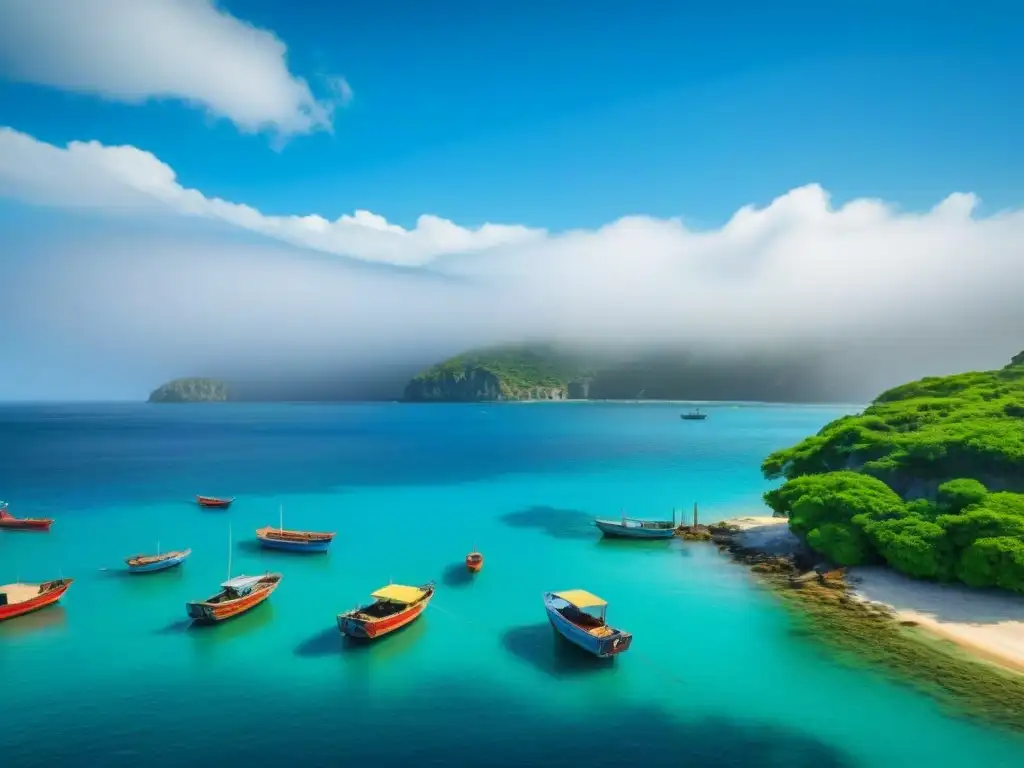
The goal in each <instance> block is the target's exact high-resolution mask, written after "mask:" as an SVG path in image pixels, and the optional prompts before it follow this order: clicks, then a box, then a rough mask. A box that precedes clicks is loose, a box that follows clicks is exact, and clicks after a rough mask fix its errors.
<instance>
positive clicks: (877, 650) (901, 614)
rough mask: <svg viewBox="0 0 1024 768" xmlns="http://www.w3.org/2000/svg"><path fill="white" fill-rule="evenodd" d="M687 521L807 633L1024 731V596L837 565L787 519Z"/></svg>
mask: <svg viewBox="0 0 1024 768" xmlns="http://www.w3.org/2000/svg"><path fill="white" fill-rule="evenodd" d="M699 527H700V528H701V529H704V531H703V532H706V533H707V534H708V535H707V536H706V537H704V536H699V535H695V534H697V533H698V532H695V531H694V530H693V529H692V528H690V529H687V528H683V529H681V530H680V535H681V536H682V537H683V538H684V539H688V540H693V539H700V538H710V539H711V540H712V541H713V542H714V543H715V544H717V545H718V547H719V548H720V549H721V550H723V551H725V552H727V553H729V554H730V555H731V556H732V558H733V559H734V560H736V561H738V562H740V563H743V564H745V565H747V566H748V567H750V569H751V571H752V572H754V573H755V574H756V575H757V576H758V577H759V578H760V579H761V580H762V582H763V583H764V584H765V585H766V586H767V587H768V588H770V589H772V590H773V592H774V593H775V594H776V596H777V597H779V598H780V599H781V600H782V601H783V603H784V604H785V605H786V607H787V608H789V609H791V610H792V614H793V617H794V620H795V621H796V622H798V624H799V625H801V628H802V630H803V631H804V633H805V634H806V635H807V636H810V637H814V638H816V639H819V640H821V641H822V642H823V643H825V644H827V645H829V646H831V648H832V649H833V650H834V651H836V652H838V654H839V656H840V657H841V659H842V660H845V661H848V662H850V663H853V664H856V665H862V664H864V663H865V662H867V663H869V664H874V665H877V666H879V667H882V668H884V669H886V670H887V671H888V672H889V673H890V674H892V676H893V677H894V678H896V679H898V680H900V681H901V682H904V683H909V684H911V685H913V686H915V687H917V688H919V689H921V690H923V691H925V692H926V693H928V694H930V695H932V696H933V697H934V698H936V699H938V700H939V701H940V703H942V704H943V705H945V706H948V707H950V708H951V709H954V710H956V711H958V712H960V713H962V714H966V715H969V716H972V717H977V718H979V719H982V720H985V721H987V722H990V723H994V724H997V725H1000V726H1003V727H1007V728H1010V729H1013V730H1015V731H1024V598H1021V597H1019V596H1016V595H1013V594H1011V593H998V592H988V591H981V590H972V589H970V588H969V587H966V586H962V585H954V584H938V583H930V582H919V581H915V580H913V579H910V578H908V577H906V576H903V575H902V574H899V573H896V572H894V571H892V570H890V569H888V568H886V567H884V566H872V567H864V566H862V567H857V568H853V569H849V570H848V571H847V569H834V570H828V568H827V567H823V566H822V565H821V564H820V562H819V561H820V557H818V556H817V555H815V554H814V553H811V552H809V551H808V550H807V549H806V547H804V546H803V544H802V543H801V542H800V540H799V539H798V538H797V537H796V536H795V535H794V534H793V533H792V532H791V531H790V530H789V527H788V520H787V519H786V518H774V517H769V516H763V515H747V516H742V517H734V518H730V519H727V520H723V521H721V522H718V523H712V524H710V525H708V526H699Z"/></svg>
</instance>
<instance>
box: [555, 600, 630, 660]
mask: <svg viewBox="0 0 1024 768" xmlns="http://www.w3.org/2000/svg"><path fill="white" fill-rule="evenodd" d="M544 608H545V610H547V612H548V620H550V621H551V626H553V627H554V628H555V630H556V631H557V632H558V634H560V635H561V636H562V637H564V638H565V639H566V640H568V641H569V642H570V643H572V644H573V645H577V646H579V647H580V648H582V649H583V650H585V651H587V652H588V653H592V654H594V655H595V656H597V657H598V658H601V659H606V658H609V657H611V656H615V655H617V654H620V653H622V652H623V651H625V650H626V649H628V648H629V646H630V644H631V643H632V642H633V635H631V634H630V633H629V632H623V631H622V630H621V629H614V628H612V627H609V626H608V624H607V622H606V621H605V613H606V612H607V610H608V603H606V602H605V601H604V600H602V599H601V598H600V597H598V596H597V595H592V594H591V593H589V592H586V591H585V590H582V589H569V590H566V591H564V592H545V593H544ZM588 609H589V610H590V611H591V612H590V613H588V612H587V611H588ZM595 614H596V615H595Z"/></svg>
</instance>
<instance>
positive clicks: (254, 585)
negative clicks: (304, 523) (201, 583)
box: [185, 528, 281, 624]
mask: <svg viewBox="0 0 1024 768" xmlns="http://www.w3.org/2000/svg"><path fill="white" fill-rule="evenodd" d="M280 583H281V574H280V573H265V574H264V575H262V576H245V575H242V576H235V577H234V578H232V577H231V529H230V528H228V580H227V581H224V582H222V583H221V585H220V592H218V593H217V594H216V595H214V596H213V597H209V598H207V599H206V600H197V601H194V602H191V603H186V604H185V608H186V610H187V611H188V615H189V618H190V619H192V620H193V621H194V622H196V623H197V624H216V623H217V622H219V621H224V620H225V619H230V618H233V617H235V616H238V615H240V614H243V613H245V612H246V611H249V610H252V609H253V608H255V607H256V606H257V605H259V604H260V603H262V602H263V601H264V600H266V599H267V598H268V597H270V595H271V593H272V592H273V591H274V590H275V589H277V585H278V584H280Z"/></svg>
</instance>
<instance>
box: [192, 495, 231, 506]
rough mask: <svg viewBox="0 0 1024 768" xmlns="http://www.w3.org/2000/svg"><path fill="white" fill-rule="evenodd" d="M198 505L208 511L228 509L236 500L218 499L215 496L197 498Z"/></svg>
mask: <svg viewBox="0 0 1024 768" xmlns="http://www.w3.org/2000/svg"><path fill="white" fill-rule="evenodd" d="M196 503H197V504H198V505H199V506H200V507H206V508H207V509H227V508H228V507H230V506H231V505H232V504H234V503H235V500H234V499H217V498H214V497H213V496H196Z"/></svg>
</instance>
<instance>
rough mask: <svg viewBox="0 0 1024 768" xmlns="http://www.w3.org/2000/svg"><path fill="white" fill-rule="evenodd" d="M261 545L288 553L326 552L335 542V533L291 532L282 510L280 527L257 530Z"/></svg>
mask: <svg viewBox="0 0 1024 768" xmlns="http://www.w3.org/2000/svg"><path fill="white" fill-rule="evenodd" d="M256 538H257V539H259V542H260V545H261V546H263V547H266V548H267V549H282V550H284V551H286V552H326V551H327V550H328V548H329V547H330V546H331V542H332V541H334V534H333V533H321V532H318V531H289V530H287V529H286V528H285V527H284V509H283V508H282V510H281V520H280V525H279V527H277V528H273V527H271V526H269V525H266V526H264V527H262V528H258V529H257V530H256Z"/></svg>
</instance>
